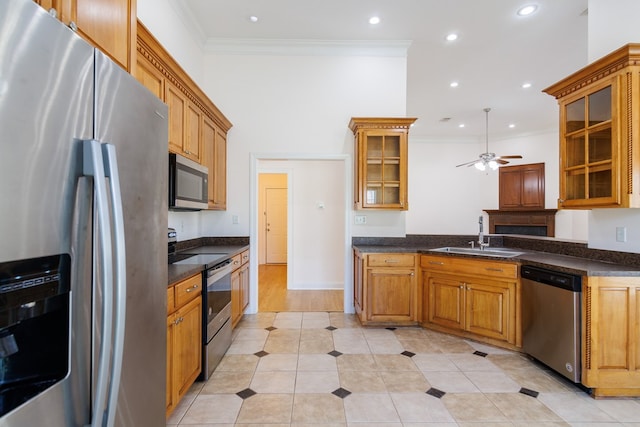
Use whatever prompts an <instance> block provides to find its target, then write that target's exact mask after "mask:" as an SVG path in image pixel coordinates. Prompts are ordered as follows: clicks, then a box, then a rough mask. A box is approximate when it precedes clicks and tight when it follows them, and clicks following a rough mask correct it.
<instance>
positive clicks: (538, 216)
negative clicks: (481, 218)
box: [484, 209, 558, 237]
mask: <svg viewBox="0 0 640 427" xmlns="http://www.w3.org/2000/svg"><path fill="white" fill-rule="evenodd" d="M484 211H485V212H486V213H488V214H489V233H491V234H495V232H496V225H515V226H518V225H520V226H546V227H547V237H554V236H555V233H556V212H558V210H557V209H540V210H517V211H516V210H489V209H485V210H484Z"/></svg>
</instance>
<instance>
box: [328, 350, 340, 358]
mask: <svg viewBox="0 0 640 427" xmlns="http://www.w3.org/2000/svg"><path fill="white" fill-rule="evenodd" d="M328 354H329V355H330V356H333V357H338V356H342V353H340V352H339V351H338V350H333V351H330V352H329V353H328Z"/></svg>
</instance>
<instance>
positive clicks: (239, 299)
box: [231, 249, 250, 327]
mask: <svg viewBox="0 0 640 427" xmlns="http://www.w3.org/2000/svg"><path fill="white" fill-rule="evenodd" d="M232 262H233V265H234V270H233V271H232V272H231V326H233V327H235V326H236V325H237V324H238V322H239V321H240V319H242V315H243V314H244V311H245V309H246V308H247V307H248V306H249V301H250V298H249V295H250V294H249V250H248V249H247V250H246V251H243V252H242V253H241V254H238V255H236V256H234V257H233V261H232Z"/></svg>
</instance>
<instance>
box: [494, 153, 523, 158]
mask: <svg viewBox="0 0 640 427" xmlns="http://www.w3.org/2000/svg"><path fill="white" fill-rule="evenodd" d="M521 158H522V156H521V155H520V154H514V155H511V156H499V157H498V159H521Z"/></svg>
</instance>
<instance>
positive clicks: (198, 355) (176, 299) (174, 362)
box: [167, 274, 202, 417]
mask: <svg viewBox="0 0 640 427" xmlns="http://www.w3.org/2000/svg"><path fill="white" fill-rule="evenodd" d="M167 312H168V315H167V417H168V416H169V415H170V414H171V412H172V411H173V410H174V409H175V407H176V405H177V404H178V403H179V402H180V399H182V397H183V396H184V395H185V393H186V392H187V391H188V390H189V387H191V385H192V384H193V383H194V382H195V380H196V378H197V377H198V375H200V372H201V370H202V276H201V274H197V275H195V276H192V277H190V278H188V279H186V280H183V281H181V282H178V283H177V284H175V285H174V286H172V287H170V288H169V290H168V293H167Z"/></svg>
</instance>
